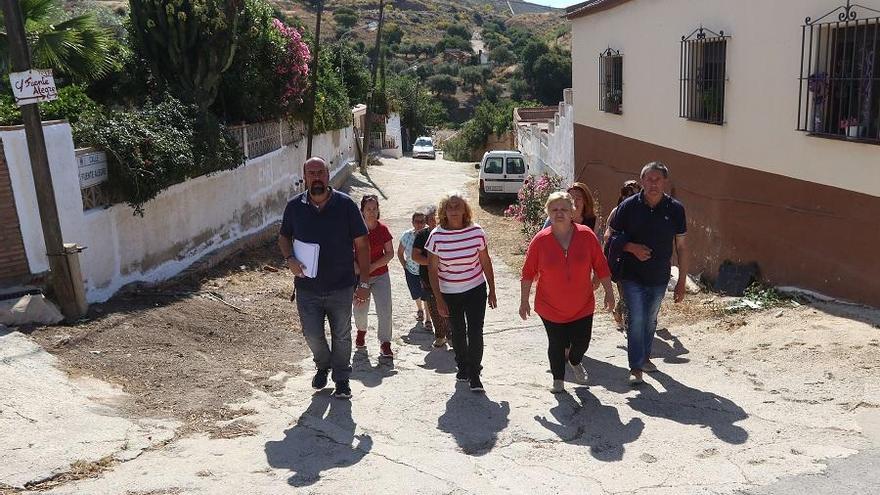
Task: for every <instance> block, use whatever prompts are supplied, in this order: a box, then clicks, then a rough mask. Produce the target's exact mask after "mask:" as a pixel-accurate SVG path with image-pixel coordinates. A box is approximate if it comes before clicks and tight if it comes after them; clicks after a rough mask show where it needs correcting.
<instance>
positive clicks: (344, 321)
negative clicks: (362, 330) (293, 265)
mask: <svg viewBox="0 0 880 495" xmlns="http://www.w3.org/2000/svg"><path fill="white" fill-rule="evenodd" d="M353 296H354V286H352V287H348V288H345V289H339V290H335V291H330V292H315V291H310V290H302V289H297V290H296V309H297V311H299V321H300V323H301V324H302V331H303V336H304V337H305V339H306V343H307V344H308V346H309V349H311V351H312V356H313V357H314V360H315V367H316V368H317V369H319V370H326V369H332V370H333V381H334V382H339V381H345V380H348V377H349V376H351V300H352V297H353ZM325 318H326V319H327V320H328V321H329V322H330V339H331V345H328V344H327V335H326V333H325V332H324V319H325Z"/></svg>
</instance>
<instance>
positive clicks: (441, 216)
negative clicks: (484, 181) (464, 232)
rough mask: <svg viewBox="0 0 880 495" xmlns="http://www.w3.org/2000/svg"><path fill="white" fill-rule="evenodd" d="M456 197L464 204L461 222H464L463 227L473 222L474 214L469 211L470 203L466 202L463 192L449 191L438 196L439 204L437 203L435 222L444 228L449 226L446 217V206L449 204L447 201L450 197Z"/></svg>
mask: <svg viewBox="0 0 880 495" xmlns="http://www.w3.org/2000/svg"><path fill="white" fill-rule="evenodd" d="M456 198H457V199H460V200H461V202H462V204H464V216H463V217H462V223H463V224H464V227H470V226H471V224H473V223H474V221H473V218H474V214H473V212H472V211H471V205H469V204H468V202H467V199H466V198H465V196H464V194H463V193H462V192H460V191H450V192H448V193H446V194H444V195H443V197H441V198H440V204H439V205H437V222H438V223H439V224H440V226H441V227H443V228H444V229H448V228H449V219H448V218H447V217H446V206H447V205H448V204H449V201H450V200H451V199H456Z"/></svg>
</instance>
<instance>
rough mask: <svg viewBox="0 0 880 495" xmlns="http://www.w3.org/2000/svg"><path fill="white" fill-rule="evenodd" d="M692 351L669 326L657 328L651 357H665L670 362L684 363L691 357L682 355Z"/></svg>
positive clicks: (664, 360) (665, 360) (666, 361)
mask: <svg viewBox="0 0 880 495" xmlns="http://www.w3.org/2000/svg"><path fill="white" fill-rule="evenodd" d="M690 352H691V351H689V350H688V349H687V348H685V346H684V344H682V343H681V340H680V339H679V338H678V337H677V336H675V335H672V332H670V331H669V329H668V328H661V329H660V330H657V333H656V336H655V337H654V347H653V349H652V352H651V357H655V358H660V359H663V362H664V363H668V364H684V363H689V362H690V359H689V358H686V357H682V356H684V355H685V354H690Z"/></svg>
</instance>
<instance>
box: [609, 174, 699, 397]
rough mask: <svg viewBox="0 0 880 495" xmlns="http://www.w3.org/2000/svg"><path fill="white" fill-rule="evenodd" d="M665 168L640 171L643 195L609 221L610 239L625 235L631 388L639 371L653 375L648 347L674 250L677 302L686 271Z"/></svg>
mask: <svg viewBox="0 0 880 495" xmlns="http://www.w3.org/2000/svg"><path fill="white" fill-rule="evenodd" d="M668 182H669V169H668V168H666V165H664V164H662V163H660V162H651V163H649V164H647V165H645V166H644V167H643V168H642V173H641V183H642V192H641V193H639V194H636V195H633V196H630V197H629V198H627V199H625V200H624V201H623V202H622V203H620V206H618V207H617V213H615V215H614V218H613V219H612V220H611V230H612V232H613V233H614V234H617V235H623V236H625V238H626V241H627V242H626V244H625V245H624V247H623V251H624V253H623V257H622V259H621V262H622V263H621V271H620V277H619V278H620V279H621V286H622V288H623V297H624V299H625V300H626V306H627V308H628V309H629V320H628V324H627V330H626V339H627V354H628V357H629V369H630V383H631V384H633V385H635V384H639V383H642V372H643V371H646V372H649V373H650V372H652V371H657V367H656V366H654V364H653V363H651V347H652V345H653V343H654V331H655V330H656V328H657V313H658V312H659V311H660V303H661V302H662V301H663V295H664V294H665V293H666V286H667V284H668V283H669V278H670V269H671V267H672V254H673V247H674V248H675V252H676V254H677V258H678V270H679V273H680V274H681V275H680V276H679V278H678V283H677V284H676V286H675V297H674V299H675V302H681V301H682V300H683V299H684V293H685V281H686V274H687V271H688V255H687V245H686V244H685V233H686V232H687V220H686V218H685V212H684V206H683V205H682V204H681V203H679V202H678V201H677V200H675V199H673V198H672V197H671V196H669V195H668V194H666V187H667V185H668Z"/></svg>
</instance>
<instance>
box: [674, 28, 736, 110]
mask: <svg viewBox="0 0 880 495" xmlns="http://www.w3.org/2000/svg"><path fill="white" fill-rule="evenodd" d="M729 39H730V37H729V36H725V35H724V31H721V32H719V33H715V32H713V31H710V30H708V29H705V28H703V27H702V26H700V27H699V28H698V29H696V30H694V32H692V33H691V34H690V35H688V36H682V37H681V62H680V70H681V77H680V79H679V80H680V85H679V112H678V115H679V117H683V118H686V119H688V120H693V121H697V122H706V123H708V124H717V125H722V124H724V89H725V85H726V82H727V41H728V40H729Z"/></svg>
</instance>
